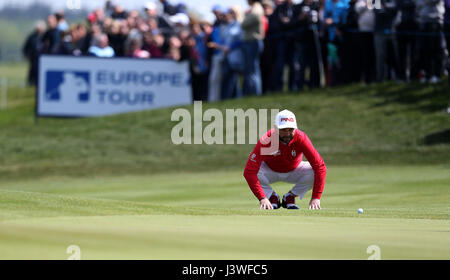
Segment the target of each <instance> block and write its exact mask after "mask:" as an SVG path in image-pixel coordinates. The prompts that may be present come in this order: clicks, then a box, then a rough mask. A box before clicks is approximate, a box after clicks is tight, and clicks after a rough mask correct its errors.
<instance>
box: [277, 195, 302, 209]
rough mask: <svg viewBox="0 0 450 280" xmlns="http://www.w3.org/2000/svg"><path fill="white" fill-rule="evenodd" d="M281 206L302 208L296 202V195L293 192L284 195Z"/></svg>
mask: <svg viewBox="0 0 450 280" xmlns="http://www.w3.org/2000/svg"><path fill="white" fill-rule="evenodd" d="M281 206H282V207H283V208H287V209H300V208H299V207H298V205H297V204H295V196H294V195H292V194H291V193H287V194H285V195H283V200H282V201H281Z"/></svg>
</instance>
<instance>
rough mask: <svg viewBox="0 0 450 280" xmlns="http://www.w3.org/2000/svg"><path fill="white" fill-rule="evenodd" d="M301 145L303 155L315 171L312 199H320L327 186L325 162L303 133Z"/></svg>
mask: <svg viewBox="0 0 450 280" xmlns="http://www.w3.org/2000/svg"><path fill="white" fill-rule="evenodd" d="M300 145H301V150H302V151H303V154H304V155H305V157H306V159H307V160H308V161H309V163H310V164H311V167H312V169H313V170H314V186H313V191H312V197H311V198H317V199H320V198H321V197H322V192H323V188H324V186H325V176H326V175H327V167H326V166H325V162H324V161H323V159H322V157H321V156H320V154H319V153H318V152H317V150H316V148H314V146H313V144H312V143H311V140H309V138H308V136H307V135H306V134H305V133H302V139H301V141H300Z"/></svg>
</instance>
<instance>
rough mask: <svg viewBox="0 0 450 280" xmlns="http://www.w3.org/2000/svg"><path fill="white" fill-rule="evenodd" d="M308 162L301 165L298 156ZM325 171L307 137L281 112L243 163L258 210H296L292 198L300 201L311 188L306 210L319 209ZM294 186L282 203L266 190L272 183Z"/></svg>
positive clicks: (292, 115)
mask: <svg viewBox="0 0 450 280" xmlns="http://www.w3.org/2000/svg"><path fill="white" fill-rule="evenodd" d="M303 154H304V155H305V157H306V159H307V160H308V161H302V155H303ZM326 173H327V168H326V166H325V163H324V162H323V159H322V157H321V156H320V155H319V153H318V152H317V151H316V149H315V148H314V146H313V145H312V143H311V141H310V140H309V138H308V136H306V134H305V133H304V132H302V131H300V130H299V129H297V121H296V119H295V115H294V114H293V113H292V112H290V111H288V110H284V111H281V112H279V113H278V114H277V116H276V118H275V127H274V128H272V129H271V130H269V131H268V132H267V133H266V134H265V135H263V136H262V137H261V138H260V139H259V141H258V143H257V144H256V146H255V148H254V150H253V152H252V153H251V154H250V157H249V159H248V161H247V164H246V166H245V171H244V177H245V179H246V180H247V183H248V185H249V186H250V189H251V190H252V192H253V193H254V195H255V196H256V197H257V198H258V199H259V202H260V205H261V209H278V208H280V205H281V206H282V207H284V208H287V209H299V207H298V206H297V204H295V198H296V197H297V196H298V197H300V199H302V198H303V196H304V195H305V193H306V192H307V191H308V190H309V189H311V188H312V198H311V201H310V202H309V209H320V198H321V196H322V192H323V188H324V185H325V176H326ZM279 181H283V182H288V183H292V184H295V185H294V187H293V188H292V189H291V190H290V191H289V192H288V193H286V194H285V195H284V196H283V198H282V202H281V203H280V197H279V196H278V194H277V193H276V192H275V191H274V190H273V189H272V187H271V186H270V185H271V184H272V183H275V182H279Z"/></svg>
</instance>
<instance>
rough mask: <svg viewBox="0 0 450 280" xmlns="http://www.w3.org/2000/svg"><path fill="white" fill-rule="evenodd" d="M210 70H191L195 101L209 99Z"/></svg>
mask: <svg viewBox="0 0 450 280" xmlns="http://www.w3.org/2000/svg"><path fill="white" fill-rule="evenodd" d="M208 80H209V72H204V73H194V72H192V71H191V87H192V98H193V100H194V101H208Z"/></svg>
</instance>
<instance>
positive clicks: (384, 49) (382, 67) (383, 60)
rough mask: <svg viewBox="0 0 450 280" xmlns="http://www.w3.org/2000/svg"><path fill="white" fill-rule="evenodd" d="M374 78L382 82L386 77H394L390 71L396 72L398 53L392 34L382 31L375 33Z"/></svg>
mask: <svg viewBox="0 0 450 280" xmlns="http://www.w3.org/2000/svg"><path fill="white" fill-rule="evenodd" d="M374 44H375V60H376V63H375V64H376V80H377V82H382V81H384V80H385V79H386V78H391V79H392V78H395V77H393V76H392V75H391V73H392V71H394V74H395V75H397V73H398V62H397V60H398V55H397V46H396V42H395V40H394V35H392V34H390V33H389V34H387V33H383V32H379V33H375V35H374Z"/></svg>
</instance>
